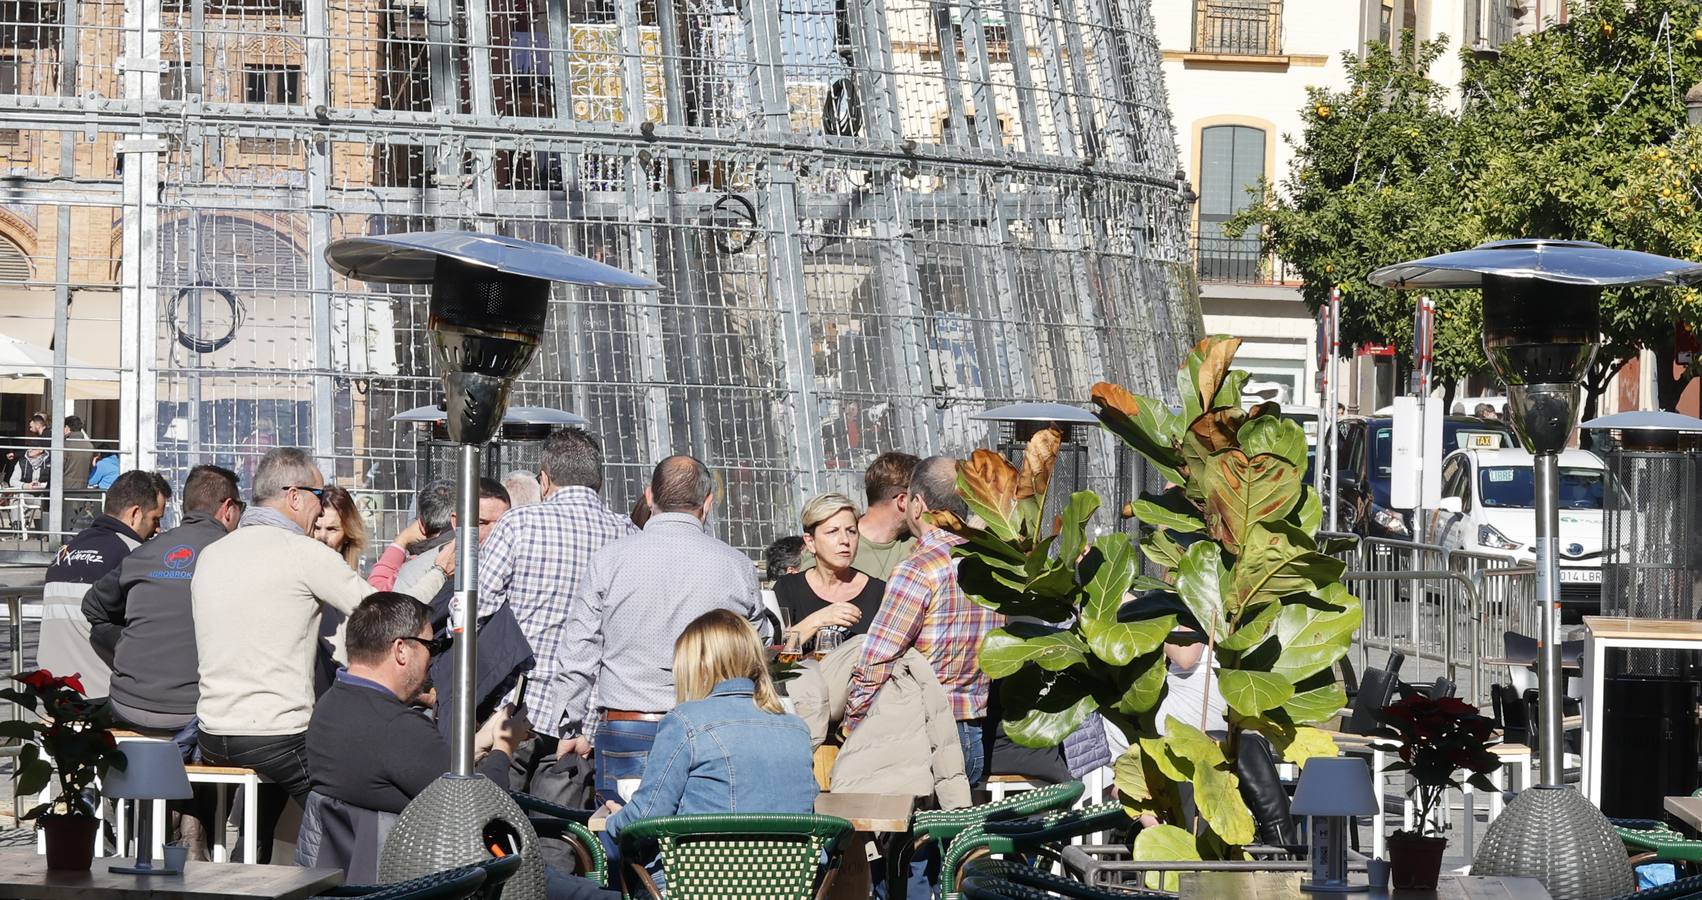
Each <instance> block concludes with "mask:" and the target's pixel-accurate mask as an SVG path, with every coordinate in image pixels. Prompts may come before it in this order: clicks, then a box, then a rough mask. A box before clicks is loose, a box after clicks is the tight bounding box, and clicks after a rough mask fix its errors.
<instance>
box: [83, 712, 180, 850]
mask: <svg viewBox="0 0 1702 900" xmlns="http://www.w3.org/2000/svg"><path fill="white" fill-rule="evenodd" d="M118 749H119V751H120V752H121V753H123V754H124V759H125V761H126V762H125V766H124V771H122V772H120V771H118V770H116V769H109V770H108V771H107V773H106V776H105V777H104V778H102V779H101V788H100V792H101V795H102V796H104V797H109V798H111V799H113V800H135V801H136V820H137V821H136V864H135V865H134V866H110V867H109V870H110V871H112V872H117V873H119V874H121V875H181V874H182V870H180V869H170V868H166V867H165V866H160V867H159V868H155V867H154V864H153V862H152V859H153V851H152V849H151V846H152V844H153V841H152V840H151V839H150V835H149V834H148V825H149V823H150V822H151V821H152V819H153V816H150V815H148V813H149V812H150V811H151V810H149V809H148V808H147V807H146V806H145V805H144V803H143V801H145V800H187V799H188V798H190V797H192V796H194V793H195V792H194V790H193V789H192V788H190V786H189V773H188V771H186V770H185V769H184V768H183V751H182V750H180V749H178V746H177V745H176V744H174V743H172V742H171V741H125V742H124V743H122V744H119V745H118Z"/></svg>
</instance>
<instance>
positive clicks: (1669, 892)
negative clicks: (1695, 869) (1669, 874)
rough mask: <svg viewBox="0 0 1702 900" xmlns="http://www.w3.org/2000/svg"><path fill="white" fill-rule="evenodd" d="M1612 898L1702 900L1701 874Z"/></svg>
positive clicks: (1623, 899)
mask: <svg viewBox="0 0 1702 900" xmlns="http://www.w3.org/2000/svg"><path fill="white" fill-rule="evenodd" d="M1613 900H1702V875H1692V876H1690V877H1689V878H1680V879H1679V880H1677V881H1675V882H1673V883H1671V884H1663V885H1661V886H1660V887H1652V888H1649V889H1648V890H1644V891H1638V892H1637V893H1635V894H1625V895H1623V896H1620V897H1615V898H1613Z"/></svg>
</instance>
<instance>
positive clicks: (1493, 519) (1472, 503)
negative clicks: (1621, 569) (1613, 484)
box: [1430, 448, 1605, 620]
mask: <svg viewBox="0 0 1702 900" xmlns="http://www.w3.org/2000/svg"><path fill="white" fill-rule="evenodd" d="M1531 462H1532V460H1531V454H1530V453H1528V452H1526V451H1525V450H1522V449H1513V448H1502V449H1494V450H1482V449H1469V448H1468V449H1463V450H1456V451H1454V452H1453V453H1451V454H1449V455H1448V456H1447V458H1446V459H1444V460H1443V462H1442V500H1441V503H1440V505H1439V508H1438V510H1437V511H1436V514H1435V516H1434V517H1433V518H1432V520H1431V532H1430V533H1431V534H1432V535H1433V536H1434V539H1435V541H1436V543H1438V544H1441V545H1442V546H1444V547H1450V548H1454V549H1460V550H1472V551H1478V552H1483V553H1493V554H1497V555H1504V556H1511V557H1513V558H1514V559H1516V560H1518V561H1519V562H1521V563H1528V562H1534V561H1535V559H1536V548H1535V546H1534V543H1535V540H1536V514H1535V512H1534V510H1533V507H1532V504H1533V502H1534V498H1535V490H1534V487H1533V472H1532V468H1531ZM1604 474H1605V473H1604V468H1603V466H1602V461H1601V459H1599V458H1598V457H1597V456H1596V455H1595V454H1594V453H1591V452H1589V451H1587V450H1567V451H1565V452H1564V453H1561V454H1560V504H1559V506H1560V533H1559V540H1558V541H1557V544H1558V547H1557V548H1556V549H1557V550H1558V552H1559V554H1560V600H1561V603H1562V604H1563V607H1565V610H1564V611H1565V612H1566V613H1567V619H1569V620H1570V619H1572V618H1573V617H1574V616H1577V615H1580V614H1583V615H1594V614H1595V608H1597V607H1599V605H1600V603H1601V582H1602V498H1603V490H1604V480H1603V479H1604Z"/></svg>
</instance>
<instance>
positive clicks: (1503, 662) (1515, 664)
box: [1482, 656, 1584, 670]
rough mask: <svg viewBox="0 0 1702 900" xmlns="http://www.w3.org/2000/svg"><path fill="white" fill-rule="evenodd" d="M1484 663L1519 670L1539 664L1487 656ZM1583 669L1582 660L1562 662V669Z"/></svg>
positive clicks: (1525, 660) (1533, 661)
mask: <svg viewBox="0 0 1702 900" xmlns="http://www.w3.org/2000/svg"><path fill="white" fill-rule="evenodd" d="M1482 662H1483V664H1484V665H1486V666H1506V667H1508V668H1517V669H1529V668H1535V667H1536V664H1537V661H1536V660H1534V659H1512V658H1509V657H1506V656H1485V657H1484V658H1483V660H1482ZM1583 667H1584V663H1583V661H1582V660H1578V659H1566V658H1564V657H1563V658H1562V659H1561V660H1560V668H1562V669H1574V670H1575V669H1581V668H1583Z"/></svg>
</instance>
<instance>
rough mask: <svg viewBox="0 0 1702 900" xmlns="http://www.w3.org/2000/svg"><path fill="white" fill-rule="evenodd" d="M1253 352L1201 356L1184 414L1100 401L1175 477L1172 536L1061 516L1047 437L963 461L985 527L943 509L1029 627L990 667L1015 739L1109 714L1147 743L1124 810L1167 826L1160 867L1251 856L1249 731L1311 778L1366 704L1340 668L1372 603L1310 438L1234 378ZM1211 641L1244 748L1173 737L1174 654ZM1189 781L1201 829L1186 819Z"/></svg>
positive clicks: (984, 598)
mask: <svg viewBox="0 0 1702 900" xmlns="http://www.w3.org/2000/svg"><path fill="white" fill-rule="evenodd" d="M1239 345H1240V341H1239V340H1235V339H1230V338H1212V339H1208V340H1206V341H1203V342H1201V343H1200V344H1199V345H1198V346H1197V347H1195V348H1194V350H1193V352H1192V353H1190V354H1189V356H1188V359H1187V363H1186V365H1185V366H1184V367H1183V368H1182V369H1181V370H1180V371H1179V372H1178V375H1177V386H1178V392H1179V395H1180V397H1181V398H1182V410H1181V411H1180V412H1173V411H1172V410H1171V409H1170V408H1169V407H1168V406H1166V405H1165V404H1164V402H1163V401H1161V400H1158V399H1154V398H1150V397H1140V396H1135V395H1133V394H1131V393H1129V392H1128V391H1127V390H1125V389H1123V388H1121V387H1119V386H1117V385H1112V384H1099V385H1096V386H1095V387H1094V389H1093V401H1094V403H1095V404H1096V405H1097V407H1098V415H1099V418H1100V421H1101V422H1103V423H1104V425H1105V427H1106V428H1108V429H1109V430H1110V431H1112V432H1113V433H1114V434H1116V435H1117V436H1118V437H1119V438H1121V439H1122V440H1123V441H1124V442H1125V443H1127V444H1128V445H1129V446H1131V447H1133V448H1134V449H1135V450H1136V451H1137V452H1139V453H1141V454H1142V455H1143V456H1145V457H1146V458H1147V459H1148V460H1150V461H1151V462H1152V463H1153V464H1154V465H1155V466H1157V467H1158V468H1159V469H1160V471H1163V472H1165V473H1166V477H1167V478H1170V480H1171V481H1172V482H1173V486H1172V487H1170V488H1169V489H1167V490H1165V491H1164V492H1163V493H1160V494H1148V495H1144V496H1143V497H1142V498H1141V500H1140V502H1137V503H1135V504H1133V507H1134V513H1135V515H1136V516H1137V517H1139V518H1140V519H1141V520H1142V521H1143V522H1144V523H1145V524H1147V525H1148V526H1150V527H1151V528H1152V529H1153V530H1152V532H1151V533H1150V535H1149V536H1148V537H1147V538H1146V539H1145V540H1144V541H1142V542H1141V544H1140V545H1139V546H1137V545H1136V544H1135V543H1134V541H1132V540H1131V538H1130V536H1129V535H1127V534H1122V533H1113V534H1107V535H1102V536H1100V537H1098V538H1095V539H1093V540H1092V541H1091V542H1090V541H1088V539H1087V533H1086V528H1087V520H1088V518H1089V517H1090V516H1092V514H1093V513H1094V511H1095V510H1097V509H1098V507H1099V503H1100V499H1099V497H1098V495H1096V494H1094V493H1092V492H1089V491H1082V492H1078V493H1076V494H1073V495H1072V496H1071V497H1070V501H1069V503H1068V504H1067V505H1066V506H1065V508H1064V511H1063V513H1062V514H1061V515H1060V516H1058V517H1057V519H1056V521H1055V522H1046V521H1043V517H1042V510H1043V509H1045V508H1046V491H1047V488H1048V484H1049V482H1050V478H1051V469H1052V464H1053V460H1054V458H1055V454H1056V453H1057V448H1058V434H1057V432H1056V431H1048V432H1043V433H1042V434H1041V436H1039V437H1037V438H1036V439H1035V440H1033V441H1031V442H1030V443H1029V445H1028V449H1027V456H1026V458H1025V460H1024V464H1023V466H1022V468H1020V469H1019V468H1017V467H1016V466H1013V465H1011V464H1010V463H1009V462H1007V461H1006V460H1005V459H1004V458H1003V457H1001V456H999V455H998V454H996V453H992V452H990V451H986V450H977V451H975V454H974V455H973V456H972V457H971V458H970V460H969V462H968V463H966V464H965V465H964V466H963V467H961V469H960V470H959V475H958V491H959V493H961V494H962V495H963V497H964V499H965V501H966V502H967V503H968V506H969V508H970V510H971V511H972V512H973V513H974V514H975V518H976V519H978V522H977V524H976V525H973V526H972V525H970V524H968V523H965V522H963V521H960V520H958V519H957V518H956V517H955V516H951V515H949V514H944V515H942V514H940V513H934V516H935V521H936V523H938V524H939V525H941V527H944V528H946V529H947V530H949V531H951V532H953V533H955V534H958V535H960V536H962V537H964V538H965V539H966V543H964V544H963V545H962V546H961V547H959V548H958V550H957V555H958V557H959V558H960V559H961V562H960V564H959V570H958V571H959V581H960V583H961V584H962V586H963V589H964V591H965V593H966V594H968V595H969V596H970V597H971V598H972V599H973V600H974V601H975V602H977V603H980V604H983V605H985V606H989V607H991V608H993V609H995V610H997V611H999V612H1000V613H1003V614H1004V615H1005V616H1007V617H1013V618H1014V617H1022V618H1023V619H1024V620H1025V621H1012V622H1010V624H1007V625H1006V626H1005V627H1003V628H999V629H996V630H994V631H993V632H991V633H990V634H988V635H987V637H986V638H985V640H984V641H983V642H982V644H981V648H980V664H981V668H982V669H983V670H984V671H986V672H987V674H988V675H989V676H991V677H993V678H998V679H1002V682H1001V688H1000V690H1001V702H1002V706H1003V709H1004V716H1005V728H1006V730H1007V732H1008V733H1009V734H1010V735H1011V737H1012V739H1014V740H1016V741H1017V742H1018V743H1021V744H1026V745H1029V746H1054V745H1056V744H1058V743H1059V742H1061V741H1062V740H1063V739H1064V738H1065V737H1066V736H1067V735H1069V734H1070V733H1071V732H1072V731H1074V730H1075V729H1076V728H1077V727H1079V726H1080V725H1081V724H1082V722H1083V721H1084V720H1086V718H1087V717H1088V715H1089V714H1091V713H1093V712H1095V711H1097V712H1099V713H1100V714H1101V715H1103V716H1104V717H1105V718H1106V719H1108V720H1109V721H1111V722H1112V723H1113V724H1115V725H1116V726H1117V727H1118V728H1120V729H1121V730H1122V731H1123V732H1124V734H1125V735H1126V736H1127V737H1128V738H1129V750H1128V753H1127V754H1125V755H1124V756H1123V757H1122V758H1121V759H1120V760H1118V761H1117V763H1116V778H1117V786H1118V789H1119V791H1120V792H1121V795H1122V798H1123V802H1124V805H1125V806H1126V807H1127V808H1128V809H1129V811H1130V813H1131V814H1141V813H1152V814H1154V815H1156V816H1158V817H1159V818H1160V819H1161V820H1163V821H1164V822H1165V823H1166V824H1165V825H1163V826H1160V827H1159V828H1156V829H1146V830H1143V831H1142V833H1141V835H1140V838H1139V839H1138V840H1137V841H1136V843H1135V848H1134V849H1135V854H1136V857H1137V858H1141V859H1196V858H1198V859H1226V858H1237V856H1238V850H1237V848H1238V847H1240V846H1241V845H1244V844H1247V843H1250V842H1252V840H1253V837H1254V827H1253V818H1252V814H1251V813H1250V812H1249V810H1248V808H1247V805H1246V804H1245V803H1244V802H1243V801H1242V799H1241V795H1240V793H1239V779H1238V778H1237V776H1236V774H1235V773H1236V771H1237V770H1236V766H1235V759H1236V753H1237V751H1238V748H1239V746H1240V735H1241V734H1243V733H1244V732H1246V731H1255V732H1258V733H1259V734H1262V735H1264V736H1265V737H1266V738H1268V739H1269V740H1270V742H1271V744H1272V746H1274V747H1275V748H1276V749H1277V751H1278V752H1280V753H1282V754H1283V755H1284V756H1285V757H1286V758H1287V759H1289V760H1290V761H1292V762H1296V763H1300V764H1304V763H1305V761H1306V760H1308V759H1310V758H1311V757H1313V756H1320V755H1324V756H1333V755H1334V754H1335V752H1336V748H1335V745H1334V743H1333V742H1332V741H1331V739H1330V738H1329V736H1328V735H1327V734H1325V733H1324V732H1323V731H1321V730H1320V729H1318V728H1316V727H1315V726H1316V725H1317V724H1318V723H1320V722H1323V721H1325V720H1326V719H1328V718H1330V717H1332V716H1334V715H1335V714H1336V712H1337V711H1338V710H1339V709H1340V708H1341V706H1342V705H1343V704H1344V703H1345V702H1346V696H1345V694H1344V693H1343V691H1342V688H1341V686H1340V685H1339V684H1337V683H1336V680H1335V675H1334V671H1333V669H1332V666H1333V665H1334V664H1335V662H1336V661H1337V660H1339V659H1340V658H1341V657H1342V656H1343V655H1344V654H1346V653H1347V650H1348V645H1349V642H1350V640H1351V638H1352V635H1353V632H1354V630H1355V629H1356V628H1357V627H1358V626H1359V622H1360V619H1361V610H1360V605H1359V600H1358V599H1357V598H1355V597H1354V596H1352V595H1351V594H1349V593H1348V592H1347V590H1346V589H1345V588H1343V587H1342V585H1341V583H1340V578H1341V575H1342V571H1343V568H1344V566H1343V564H1342V563H1341V562H1340V561H1339V560H1337V559H1335V558H1334V557H1332V556H1329V555H1326V554H1325V553H1323V552H1321V549H1320V547H1319V545H1318V537H1317V534H1318V526H1319V523H1320V522H1321V521H1322V518H1323V507H1322V506H1321V504H1320V503H1319V499H1318V496H1317V494H1316V493H1314V492H1313V491H1312V489H1311V487H1309V486H1308V485H1307V484H1306V483H1305V480H1304V477H1303V472H1304V469H1305V464H1306V438H1305V435H1304V434H1303V433H1302V432H1301V429H1300V426H1298V425H1296V424H1295V423H1293V422H1291V421H1289V420H1286V419H1283V418H1282V417H1281V416H1280V415H1278V409H1277V406H1276V404H1274V403H1267V404H1262V405H1260V406H1258V407H1255V408H1254V409H1253V410H1252V411H1250V412H1249V411H1245V410H1243V409H1242V408H1241V389H1242V387H1243V386H1244V385H1245V384H1246V382H1247V377H1248V376H1247V373H1246V372H1240V371H1232V370H1231V369H1230V364H1231V361H1232V360H1233V358H1234V355H1235V351H1236V349H1237V347H1239ZM1143 557H1144V558H1145V559H1146V560H1148V561H1151V562H1153V563H1156V564H1157V565H1158V566H1160V567H1162V568H1163V569H1164V570H1165V573H1166V574H1165V577H1164V578H1163V579H1162V580H1160V579H1155V578H1150V577H1147V576H1145V575H1143V574H1142V568H1143V567H1142V559H1143ZM1043 623H1054V624H1043ZM1058 623H1062V624H1058ZM1178 624H1181V625H1185V626H1188V628H1189V629H1191V630H1192V634H1190V633H1189V632H1186V631H1184V632H1178V631H1177V630H1176V627H1177V625H1178ZM1193 635H1198V636H1199V638H1195V637H1194V636H1193ZM1197 639H1203V640H1204V641H1205V643H1206V645H1207V651H1208V652H1207V654H1206V655H1205V656H1204V657H1203V659H1204V660H1206V661H1207V663H1208V665H1207V671H1206V673H1205V674H1204V676H1203V677H1204V678H1205V679H1206V687H1205V690H1206V691H1207V692H1211V691H1217V692H1219V693H1221V695H1222V696H1223V698H1224V701H1225V703H1226V704H1227V705H1228V707H1229V716H1228V718H1229V724H1230V727H1229V731H1228V735H1227V737H1225V738H1224V739H1222V740H1217V739H1214V738H1212V737H1209V736H1208V735H1206V733H1205V732H1204V730H1203V729H1204V727H1205V723H1204V722H1203V721H1201V722H1182V721H1179V720H1177V719H1175V718H1171V719H1169V720H1168V721H1167V722H1166V723H1165V726H1166V727H1165V734H1164V735H1163V736H1162V737H1161V736H1159V733H1158V725H1159V723H1158V722H1157V721H1156V717H1157V715H1158V710H1159V706H1160V703H1161V702H1162V700H1163V698H1164V694H1165V690H1166V687H1165V674H1166V672H1167V671H1168V666H1167V664H1166V661H1165V656H1164V653H1163V648H1164V644H1165V643H1166V642H1176V643H1191V642H1194V641H1195V640H1197ZM1213 659H1215V661H1216V665H1215V668H1214V667H1212V666H1211V665H1209V662H1210V661H1211V660H1213ZM1183 782H1187V783H1190V784H1191V785H1192V786H1193V791H1194V797H1195V800H1196V803H1197V806H1198V809H1199V812H1200V821H1198V822H1187V821H1184V820H1183V819H1182V806H1181V802H1180V797H1179V795H1178V792H1177V786H1178V785H1179V784H1181V783H1183Z"/></svg>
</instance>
